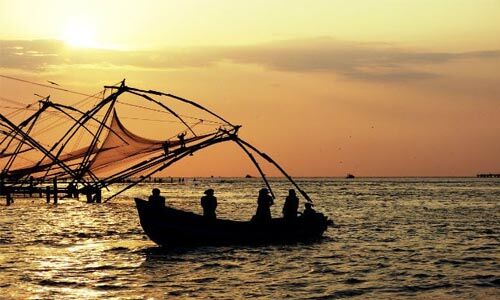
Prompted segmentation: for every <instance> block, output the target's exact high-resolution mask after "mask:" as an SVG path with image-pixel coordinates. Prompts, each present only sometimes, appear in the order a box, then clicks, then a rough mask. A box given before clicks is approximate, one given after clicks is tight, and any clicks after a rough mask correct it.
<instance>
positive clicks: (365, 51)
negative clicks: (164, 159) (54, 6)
mask: <svg viewBox="0 0 500 300" xmlns="http://www.w3.org/2000/svg"><path fill="white" fill-rule="evenodd" d="M0 53H1V58H0V67H2V68H14V69H16V68H17V69H24V70H38V71H43V70H45V69H47V68H50V67H57V66H59V65H93V66H95V65H103V66H120V67H123V66H132V67H138V68H154V69H173V68H185V67H205V66H209V65H212V64H215V63H217V62H221V61H231V62H233V63H237V64H256V65H261V66H263V67H266V68H269V69H274V70H280V71H287V72H331V73H335V74H339V75H342V76H346V77H350V78H357V79H364V80H389V81H394V80H412V79H423V78H431V77H435V76H438V74H434V73H430V72H426V71H421V70H419V69H420V68H421V67H422V66H423V67H425V66H429V65H435V64H442V63H446V62H449V61H453V60H459V59H470V58H474V59H490V58H500V50H494V51H473V52H461V53H451V52H419V51H415V50H412V49H401V48H397V47H394V46H393V45H390V44H377V43H355V42H345V41H339V40H335V39H333V38H315V39H303V40H290V41H278V42H272V43H265V44H259V45H251V46H233V47H197V48H196V47H195V48H185V49H183V48H172V49H163V50H156V51H118V50H104V49H78V48H68V47H66V46H65V45H64V43H63V42H61V41H57V40H34V41H25V40H20V41H15V40H4V41H0Z"/></svg>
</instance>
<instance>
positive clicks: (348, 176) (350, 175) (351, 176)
mask: <svg viewBox="0 0 500 300" xmlns="http://www.w3.org/2000/svg"><path fill="white" fill-rule="evenodd" d="M345 178H347V179H353V178H356V177H355V176H354V175H352V174H350V173H348V174H347V176H346V177H345Z"/></svg>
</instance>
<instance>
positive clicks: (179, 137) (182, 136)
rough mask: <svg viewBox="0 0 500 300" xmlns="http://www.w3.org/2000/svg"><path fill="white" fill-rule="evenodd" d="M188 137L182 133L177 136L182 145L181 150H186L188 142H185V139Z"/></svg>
mask: <svg viewBox="0 0 500 300" xmlns="http://www.w3.org/2000/svg"><path fill="white" fill-rule="evenodd" d="M185 137H186V133H185V132H181V133H179V134H178V135H177V138H178V139H179V143H180V145H181V148H185V147H186V141H185V140H184V138H185Z"/></svg>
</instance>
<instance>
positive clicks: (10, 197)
mask: <svg viewBox="0 0 500 300" xmlns="http://www.w3.org/2000/svg"><path fill="white" fill-rule="evenodd" d="M5 200H6V201H7V206H9V205H10V204H11V203H12V202H14V201H12V196H11V195H10V192H7V194H6V195H5Z"/></svg>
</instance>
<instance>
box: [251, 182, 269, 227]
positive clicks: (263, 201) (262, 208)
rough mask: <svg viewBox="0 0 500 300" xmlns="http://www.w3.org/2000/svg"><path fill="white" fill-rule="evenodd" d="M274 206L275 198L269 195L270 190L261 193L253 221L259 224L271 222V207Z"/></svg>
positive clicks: (263, 190) (262, 190)
mask: <svg viewBox="0 0 500 300" xmlns="http://www.w3.org/2000/svg"><path fill="white" fill-rule="evenodd" d="M273 204H274V201H273V198H272V197H271V196H270V195H269V191H268V189H266V188H264V189H261V190H260V191H259V198H258V199H257V212H256V213H255V216H254V217H253V218H252V220H254V221H257V222H267V221H270V220H271V205H273Z"/></svg>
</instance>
